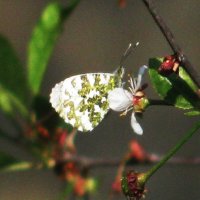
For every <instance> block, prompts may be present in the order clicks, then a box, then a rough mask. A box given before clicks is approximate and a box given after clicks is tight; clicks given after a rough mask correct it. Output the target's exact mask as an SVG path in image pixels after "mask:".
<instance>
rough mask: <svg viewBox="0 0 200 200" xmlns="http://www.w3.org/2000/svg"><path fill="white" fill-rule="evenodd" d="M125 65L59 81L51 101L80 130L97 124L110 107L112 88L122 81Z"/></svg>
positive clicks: (87, 129) (89, 128)
mask: <svg viewBox="0 0 200 200" xmlns="http://www.w3.org/2000/svg"><path fill="white" fill-rule="evenodd" d="M122 76H123V69H122V68H119V69H118V70H117V71H116V72H115V73H88V74H81V75H76V76H72V77H69V78H67V79H65V80H64V81H62V82H60V83H58V84H56V85H55V87H54V88H53V89H52V92H51V94H50V102H51V104H52V106H53V107H54V108H55V110H56V112H58V113H59V115H60V116H61V117H62V118H63V119H64V120H65V122H67V123H70V124H71V125H72V126H74V127H76V128H77V129H78V130H80V131H83V132H86V131H91V130H93V128H95V127H96V126H97V125H98V124H99V123H100V122H101V120H102V119H103V118H104V116H105V114H106V113H107V112H108V110H109V103H108V100H107V96H108V92H109V91H111V90H113V89H114V88H115V87H120V86H121V85H122Z"/></svg>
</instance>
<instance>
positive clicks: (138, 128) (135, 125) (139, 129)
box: [131, 112, 143, 135]
mask: <svg viewBox="0 0 200 200" xmlns="http://www.w3.org/2000/svg"><path fill="white" fill-rule="evenodd" d="M131 127H132V128H133V130H134V132H135V133H137V134H138V135H142V134H143V129H142V127H141V126H140V124H139V123H138V122H137V120H136V117H135V113H134V112H133V113H132V115H131Z"/></svg>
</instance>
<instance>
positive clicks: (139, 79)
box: [135, 65, 148, 91]
mask: <svg viewBox="0 0 200 200" xmlns="http://www.w3.org/2000/svg"><path fill="white" fill-rule="evenodd" d="M147 68H148V67H147V66H146V65H143V66H142V67H140V69H139V72H138V77H137V85H136V87H135V91H137V90H138V89H139V88H140V86H141V83H142V77H143V75H144V72H145V70H146V69H147Z"/></svg>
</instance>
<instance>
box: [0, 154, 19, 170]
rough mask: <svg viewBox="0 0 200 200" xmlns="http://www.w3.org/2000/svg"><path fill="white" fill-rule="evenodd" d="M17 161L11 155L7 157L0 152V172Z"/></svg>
mask: <svg viewBox="0 0 200 200" xmlns="http://www.w3.org/2000/svg"><path fill="white" fill-rule="evenodd" d="M17 162H18V160H17V159H16V158H14V157H13V156H11V155H8V154H6V153H4V152H0V170H2V169H4V168H6V167H8V166H9V165H12V164H14V163H17Z"/></svg>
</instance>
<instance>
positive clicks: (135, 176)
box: [121, 170, 145, 200]
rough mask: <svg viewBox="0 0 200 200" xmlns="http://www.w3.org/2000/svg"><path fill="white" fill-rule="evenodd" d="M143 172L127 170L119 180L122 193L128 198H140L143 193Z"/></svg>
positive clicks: (136, 199)
mask: <svg viewBox="0 0 200 200" xmlns="http://www.w3.org/2000/svg"><path fill="white" fill-rule="evenodd" d="M143 177H144V174H143V173H136V172H135V171H133V170H132V171H128V172H127V173H126V174H125V175H124V176H123V177H122V181H121V187H122V191H123V193H124V195H125V196H126V197H127V198H128V199H129V200H140V199H141V198H143V197H144V194H145V187H144V185H145V180H144V179H143Z"/></svg>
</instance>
